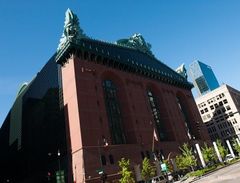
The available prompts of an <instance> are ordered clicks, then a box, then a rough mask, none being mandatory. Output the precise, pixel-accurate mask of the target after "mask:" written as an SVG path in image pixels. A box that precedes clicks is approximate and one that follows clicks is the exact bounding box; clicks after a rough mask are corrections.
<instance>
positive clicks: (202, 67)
mask: <svg viewBox="0 0 240 183" xmlns="http://www.w3.org/2000/svg"><path fill="white" fill-rule="evenodd" d="M189 75H190V77H191V79H192V80H193V85H194V87H195V88H196V89H197V91H198V94H199V96H200V95H204V94H206V93H207V92H210V91H212V90H214V89H216V88H217V87H219V83H218V81H217V79H216V77H215V75H214V73H213V71H212V68H211V67H210V66H209V65H206V64H204V63H202V62H200V61H198V60H197V61H194V62H193V63H192V64H190V66H189Z"/></svg>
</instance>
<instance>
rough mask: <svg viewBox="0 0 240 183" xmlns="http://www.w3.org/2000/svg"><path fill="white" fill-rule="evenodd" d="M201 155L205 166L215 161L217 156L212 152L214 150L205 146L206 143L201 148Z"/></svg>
mask: <svg viewBox="0 0 240 183" xmlns="http://www.w3.org/2000/svg"><path fill="white" fill-rule="evenodd" d="M202 154H203V159H204V161H205V162H206V164H208V163H210V162H214V161H216V160H217V156H216V153H215V151H214V148H213V147H209V146H208V145H207V143H204V146H203V147H202Z"/></svg>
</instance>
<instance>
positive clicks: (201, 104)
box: [196, 85, 240, 141]
mask: <svg viewBox="0 0 240 183" xmlns="http://www.w3.org/2000/svg"><path fill="white" fill-rule="evenodd" d="M196 103H197V106H198V110H199V112H200V114H201V117H202V120H203V122H204V124H205V125H206V127H207V129H208V132H209V135H210V137H211V140H212V141H215V140H216V139H222V140H226V139H231V138H235V137H239V138H240V115H239V111H240V92H239V91H238V90H236V89H234V88H232V87H230V86H228V85H222V86H220V87H218V88H217V89H215V90H213V91H211V92H209V93H207V94H205V95H204V96H201V97H198V98H196Z"/></svg>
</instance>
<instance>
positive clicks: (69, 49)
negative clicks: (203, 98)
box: [55, 9, 193, 89]
mask: <svg viewBox="0 0 240 183" xmlns="http://www.w3.org/2000/svg"><path fill="white" fill-rule="evenodd" d="M73 52H74V53H79V55H82V54H85V53H87V54H86V56H87V55H89V54H90V55H91V59H90V60H89V61H91V62H97V63H98V64H107V65H109V66H110V67H113V68H119V69H121V70H122V69H124V70H126V71H129V72H133V73H136V74H139V75H143V76H146V77H149V78H153V79H157V80H160V81H162V82H165V83H169V84H171V85H176V86H179V87H183V88H188V89H191V88H192V87H193V85H192V84H191V83H189V82H188V81H187V79H186V77H184V76H186V72H182V73H185V74H183V75H180V74H178V73H177V72H175V71H174V70H173V69H171V68H170V67H168V66H167V65H166V64H164V63H162V62H161V61H160V60H158V59H157V58H156V57H155V56H154V55H153V53H152V51H151V45H150V44H149V43H147V42H146V41H145V40H144V38H143V36H142V35H141V34H134V35H133V36H132V37H130V38H129V39H120V40H118V41H116V42H115V43H109V42H105V41H100V40H95V39H92V38H90V37H87V36H86V35H85V34H84V33H83V30H82V29H81V28H80V27H79V22H78V17H77V16H76V15H75V14H74V13H73V12H72V11H71V10H69V9H68V10H67V11H66V17H65V23H64V31H63V35H62V37H61V40H60V44H59V46H58V49H57V53H56V55H55V61H56V62H57V63H58V64H60V65H61V66H64V65H65V64H66V63H67V60H68V59H69V58H70V55H71V54H72V53H73ZM180 70H181V69H180ZM183 70H184V69H183Z"/></svg>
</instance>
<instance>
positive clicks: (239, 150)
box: [232, 139, 240, 156]
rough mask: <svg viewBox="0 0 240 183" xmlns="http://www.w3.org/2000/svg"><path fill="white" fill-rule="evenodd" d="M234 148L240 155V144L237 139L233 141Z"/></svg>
mask: <svg viewBox="0 0 240 183" xmlns="http://www.w3.org/2000/svg"><path fill="white" fill-rule="evenodd" d="M232 145H233V149H234V150H235V151H236V152H237V153H238V156H239V155H240V145H239V144H238V142H237V140H236V139H234V140H233V141H232Z"/></svg>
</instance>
